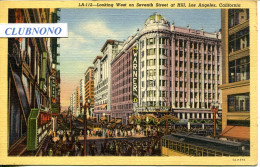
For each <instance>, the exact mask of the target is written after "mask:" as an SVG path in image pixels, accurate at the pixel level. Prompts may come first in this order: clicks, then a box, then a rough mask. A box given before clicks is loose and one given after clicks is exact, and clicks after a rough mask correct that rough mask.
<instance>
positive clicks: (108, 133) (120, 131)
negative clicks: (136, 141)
mask: <svg viewBox="0 0 260 167" xmlns="http://www.w3.org/2000/svg"><path fill="white" fill-rule="evenodd" d="M159 132H160V128H157V127H150V128H133V129H126V128H102V129H98V130H95V129H94V130H87V136H88V137H90V136H99V137H105V138H111V137H112V138H113V137H132V136H136V135H139V136H147V137H149V136H157V135H158V134H159ZM80 134H81V135H83V131H81V132H80Z"/></svg>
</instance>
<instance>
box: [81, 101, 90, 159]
mask: <svg viewBox="0 0 260 167" xmlns="http://www.w3.org/2000/svg"><path fill="white" fill-rule="evenodd" d="M90 103H91V99H90V98H87V102H86V103H85V104H84V106H83V105H82V103H80V107H81V108H82V107H83V108H84V116H83V117H84V121H83V123H84V156H86V155H87V120H86V109H88V110H89V108H90Z"/></svg>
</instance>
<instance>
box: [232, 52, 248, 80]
mask: <svg viewBox="0 0 260 167" xmlns="http://www.w3.org/2000/svg"><path fill="white" fill-rule="evenodd" d="M249 79H250V57H249V56H247V57H243V58H240V59H237V60H233V61H230V62H229V83H232V82H238V81H244V80H249Z"/></svg>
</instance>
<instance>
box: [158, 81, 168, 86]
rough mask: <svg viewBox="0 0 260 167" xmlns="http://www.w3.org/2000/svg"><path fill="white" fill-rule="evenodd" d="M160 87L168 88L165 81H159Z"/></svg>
mask: <svg viewBox="0 0 260 167" xmlns="http://www.w3.org/2000/svg"><path fill="white" fill-rule="evenodd" d="M159 86H167V85H166V81H165V80H160V81H159Z"/></svg>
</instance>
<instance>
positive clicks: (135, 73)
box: [132, 45, 138, 103]
mask: <svg viewBox="0 0 260 167" xmlns="http://www.w3.org/2000/svg"><path fill="white" fill-rule="evenodd" d="M132 63H133V103H137V102H138V46H137V45H135V46H134V48H133V62H132Z"/></svg>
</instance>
